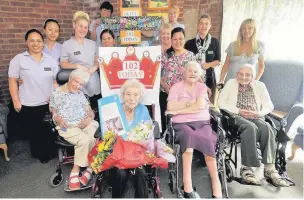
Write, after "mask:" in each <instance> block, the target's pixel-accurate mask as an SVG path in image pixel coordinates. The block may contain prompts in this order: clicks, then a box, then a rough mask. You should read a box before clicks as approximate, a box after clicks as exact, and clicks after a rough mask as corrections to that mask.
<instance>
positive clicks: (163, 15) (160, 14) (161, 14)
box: [147, 12, 169, 23]
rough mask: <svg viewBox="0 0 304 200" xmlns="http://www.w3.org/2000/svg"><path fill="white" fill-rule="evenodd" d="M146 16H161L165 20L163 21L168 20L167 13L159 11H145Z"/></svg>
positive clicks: (166, 21)
mask: <svg viewBox="0 0 304 200" xmlns="http://www.w3.org/2000/svg"><path fill="white" fill-rule="evenodd" d="M147 16H149V17H153V16H157V17H163V18H164V20H165V23H168V22H169V18H168V13H160V12H158V13H154V12H151V13H147Z"/></svg>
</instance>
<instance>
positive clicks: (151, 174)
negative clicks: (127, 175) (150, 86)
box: [91, 105, 162, 198]
mask: <svg viewBox="0 0 304 200" xmlns="http://www.w3.org/2000/svg"><path fill="white" fill-rule="evenodd" d="M146 106H147V105H146ZM147 107H148V110H149V113H150V116H151V118H152V119H154V113H155V112H154V109H155V106H154V105H151V106H147ZM153 124H154V130H153V132H154V139H155V142H154V145H155V146H154V149H155V150H156V152H155V155H156V156H157V155H158V154H157V146H156V145H157V140H159V139H160V138H161V136H160V128H159V124H158V122H156V121H154V120H153ZM98 134H99V135H100V134H101V133H100V128H99V133H98ZM144 168H145V171H146V181H147V183H148V192H149V194H151V193H152V194H153V197H154V198H162V192H161V190H160V179H159V177H158V169H157V167H155V168H152V166H151V165H146V166H144ZM108 180H109V170H106V171H104V172H101V173H99V174H95V173H94V172H93V185H92V192H91V198H101V197H102V193H103V191H104V190H105V189H106V188H108V190H109V191H111V189H112V188H111V186H107V184H109V182H108Z"/></svg>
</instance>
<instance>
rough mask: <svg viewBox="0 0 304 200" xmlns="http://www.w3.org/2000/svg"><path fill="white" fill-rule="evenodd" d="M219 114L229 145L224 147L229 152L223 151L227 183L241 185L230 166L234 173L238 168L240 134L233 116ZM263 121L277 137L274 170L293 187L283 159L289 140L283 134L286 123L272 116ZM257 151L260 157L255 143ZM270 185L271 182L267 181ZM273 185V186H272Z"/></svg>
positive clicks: (269, 115)
mask: <svg viewBox="0 0 304 200" xmlns="http://www.w3.org/2000/svg"><path fill="white" fill-rule="evenodd" d="M220 112H221V114H222V126H223V129H224V130H225V132H226V140H227V142H228V143H230V145H228V146H226V147H227V149H228V148H229V151H227V149H225V150H224V152H225V165H226V172H227V178H228V182H231V181H232V180H235V181H237V182H239V183H242V181H241V179H240V178H237V177H236V176H235V175H234V172H233V169H232V166H231V164H233V165H234V167H235V172H236V171H237V167H238V162H237V159H238V158H237V154H238V153H237V145H238V144H239V143H241V140H240V133H239V131H238V126H237V125H236V120H235V116H236V115H235V114H233V113H231V112H229V111H227V110H224V109H220ZM273 120H276V121H278V122H279V124H280V125H279V128H277V126H276V124H275V123H274V121H273ZM265 121H266V122H267V123H269V124H270V125H271V126H272V127H273V128H274V129H275V130H276V131H277V136H276V155H275V167H276V170H278V172H279V174H280V175H281V177H282V178H283V179H285V180H286V181H287V182H289V183H290V186H294V185H295V183H294V182H293V181H292V180H291V179H290V178H289V177H288V175H287V171H286V169H287V168H286V158H285V149H286V145H287V142H288V141H289V140H290V139H289V138H288V136H287V134H286V132H285V126H286V124H287V123H286V121H285V120H284V119H281V118H279V117H277V116H275V115H273V114H271V113H270V114H268V115H266V116H265ZM257 147H258V148H257V149H258V155H259V156H260V157H261V153H260V152H259V151H260V149H259V144H258V143H257ZM233 150H234V159H233V158H232V156H233ZM267 181H268V182H269V183H270V184H272V183H271V181H270V180H267ZM272 185H273V184H272Z"/></svg>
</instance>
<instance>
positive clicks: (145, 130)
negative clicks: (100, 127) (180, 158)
mask: <svg viewBox="0 0 304 200" xmlns="http://www.w3.org/2000/svg"><path fill="white" fill-rule="evenodd" d="M153 130H154V125H153V123H152V121H151V120H149V121H142V122H140V123H138V124H137V126H136V127H134V128H133V129H131V130H130V131H129V132H128V140H129V141H132V142H135V143H138V144H140V145H142V146H143V147H145V148H146V149H147V153H148V154H150V155H153V154H154V152H155V147H156V148H157V152H158V156H160V157H162V158H165V159H166V160H168V162H172V163H174V162H175V157H174V156H173V150H172V149H171V148H170V147H169V146H168V145H167V144H166V143H164V142H162V141H160V140H157V144H155V143H154V132H153Z"/></svg>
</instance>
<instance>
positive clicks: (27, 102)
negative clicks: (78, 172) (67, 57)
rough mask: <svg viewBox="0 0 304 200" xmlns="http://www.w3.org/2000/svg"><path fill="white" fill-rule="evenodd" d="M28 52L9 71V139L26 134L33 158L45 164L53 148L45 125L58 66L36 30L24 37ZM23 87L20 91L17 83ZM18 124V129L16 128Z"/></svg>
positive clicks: (19, 55) (15, 60) (17, 58)
mask: <svg viewBox="0 0 304 200" xmlns="http://www.w3.org/2000/svg"><path fill="white" fill-rule="evenodd" d="M25 43H26V45H27V47H28V50H27V51H25V52H23V53H20V54H18V55H16V56H15V57H14V58H13V59H12V60H11V62H10V65H9V69H8V77H9V91H10V94H11V98H12V105H11V106H10V113H9V115H8V131H9V135H11V136H13V137H14V136H16V135H17V134H18V135H21V132H22V133H23V134H25V136H23V138H25V139H28V138H29V139H30V148H31V154H32V157H34V158H39V159H40V161H41V162H42V163H45V162H47V161H48V160H49V159H51V157H52V154H53V152H52V151H53V150H54V149H53V147H54V138H53V132H52V131H51V130H48V129H47V127H46V125H45V124H44V123H43V118H44V116H45V114H46V112H48V107H49V106H48V101H49V97H50V95H51V91H52V89H53V88H56V87H58V84H57V83H56V74H57V72H58V64H57V62H56V60H55V59H54V58H52V57H51V56H49V55H47V54H45V53H43V51H42V49H43V35H42V34H41V33H40V32H39V31H38V30H36V29H31V30H29V31H28V32H27V33H26V34H25ZM19 78H21V79H22V80H23V84H22V85H21V86H20V87H18V84H17V80H18V79H19ZM16 124H18V126H16Z"/></svg>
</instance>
